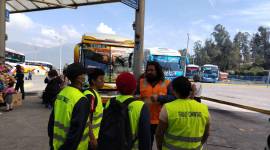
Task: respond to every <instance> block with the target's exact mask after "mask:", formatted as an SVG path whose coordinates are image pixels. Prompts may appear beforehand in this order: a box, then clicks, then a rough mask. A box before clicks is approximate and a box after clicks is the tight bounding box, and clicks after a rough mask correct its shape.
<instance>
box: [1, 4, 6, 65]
mask: <svg viewBox="0 0 270 150" xmlns="http://www.w3.org/2000/svg"><path fill="white" fill-rule="evenodd" d="M5 42H6V0H0V64H4V63H5V50H6V43H5Z"/></svg>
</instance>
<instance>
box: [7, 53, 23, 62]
mask: <svg viewBox="0 0 270 150" xmlns="http://www.w3.org/2000/svg"><path fill="white" fill-rule="evenodd" d="M5 59H6V61H8V62H12V63H24V61H25V56H24V55H21V54H17V53H13V52H9V51H6V52H5Z"/></svg>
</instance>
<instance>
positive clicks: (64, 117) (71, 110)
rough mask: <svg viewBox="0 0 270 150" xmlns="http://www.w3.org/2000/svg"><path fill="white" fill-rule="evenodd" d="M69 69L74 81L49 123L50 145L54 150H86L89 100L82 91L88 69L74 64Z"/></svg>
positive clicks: (61, 94) (58, 103) (53, 111)
mask: <svg viewBox="0 0 270 150" xmlns="http://www.w3.org/2000/svg"><path fill="white" fill-rule="evenodd" d="M66 71H67V73H66V75H67V77H68V79H69V80H70V81H71V84H70V85H68V86H66V87H65V88H64V89H62V90H61V91H60V93H59V94H58V95H57V98H56V100H55V103H54V108H53V110H52V113H51V115H50V119H49V123H48V135H49V139H50V140H49V145H50V148H51V149H53V150H87V149H88V142H89V125H88V124H89V113H90V102H89V100H87V98H86V97H85V96H84V95H83V93H82V92H81V89H82V86H83V83H84V81H85V68H84V67H83V66H82V65H81V64H79V63H73V64H71V65H69V66H68V67H67V70H66Z"/></svg>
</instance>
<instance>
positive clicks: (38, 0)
mask: <svg viewBox="0 0 270 150" xmlns="http://www.w3.org/2000/svg"><path fill="white" fill-rule="evenodd" d="M32 1H34V2H38V3H43V4H47V5H48V6H49V5H53V6H60V8H61V7H66V8H72V9H76V8H77V6H70V5H65V4H61V3H60V4H57V3H52V2H47V1H41V0H32Z"/></svg>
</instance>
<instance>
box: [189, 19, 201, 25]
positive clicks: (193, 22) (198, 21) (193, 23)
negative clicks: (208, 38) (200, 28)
mask: <svg viewBox="0 0 270 150" xmlns="http://www.w3.org/2000/svg"><path fill="white" fill-rule="evenodd" d="M203 22H204V20H203V19H199V20H195V21H192V22H191V24H192V25H197V24H201V23H203Z"/></svg>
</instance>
